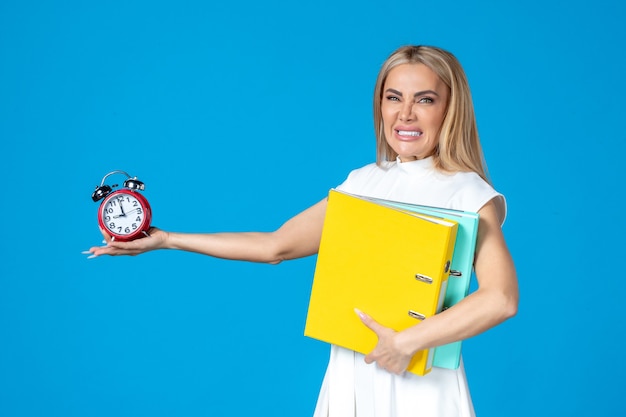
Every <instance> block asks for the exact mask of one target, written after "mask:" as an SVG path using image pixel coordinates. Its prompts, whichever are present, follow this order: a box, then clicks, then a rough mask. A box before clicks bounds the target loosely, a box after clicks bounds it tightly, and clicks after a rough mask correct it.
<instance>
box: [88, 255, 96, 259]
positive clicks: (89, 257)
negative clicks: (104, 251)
mask: <svg viewBox="0 0 626 417" xmlns="http://www.w3.org/2000/svg"><path fill="white" fill-rule="evenodd" d="M95 257H96V255H91V256H88V257H87V259H93V258H95Z"/></svg>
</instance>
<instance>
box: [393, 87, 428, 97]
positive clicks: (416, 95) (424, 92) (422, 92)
mask: <svg viewBox="0 0 626 417" xmlns="http://www.w3.org/2000/svg"><path fill="white" fill-rule="evenodd" d="M385 92H386V93H387V92H389V93H393V94H397V95H399V96H402V93H401V92H399V91H398V90H394V89H393V88H388V89H386V90H385ZM425 94H432V95H435V96H437V97H439V94H437V92H436V91H434V90H424V91H418V92H417V93H415V94H413V97H419V96H423V95H425Z"/></svg>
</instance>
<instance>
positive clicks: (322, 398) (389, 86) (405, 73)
mask: <svg viewBox="0 0 626 417" xmlns="http://www.w3.org/2000/svg"><path fill="white" fill-rule="evenodd" d="M374 124H375V129H376V138H377V162H376V163H375V164H370V165H367V166H365V167H362V168H360V169H357V170H354V171H352V172H351V173H350V174H349V176H348V178H347V179H346V181H345V182H344V183H343V184H341V185H340V186H339V187H337V188H339V189H341V190H344V191H347V192H350V193H354V194H360V195H366V196H371V197H378V198H385V199H389V200H394V201H401V202H406V203H413V204H422V205H429V206H439V207H447V208H453V209H459V210H467V211H475V212H479V214H480V223H479V228H478V241H477V247H476V257H475V263H474V267H475V272H476V277H477V281H478V289H477V290H476V291H475V292H473V293H472V294H470V295H469V296H468V297H466V298H465V299H464V300H462V301H461V302H459V303H458V304H456V305H455V306H453V307H451V308H449V309H447V310H446V311H444V312H442V313H440V314H437V315H436V316H433V317H430V318H428V319H426V320H424V321H422V322H421V323H420V324H419V325H416V326H414V327H412V328H409V329H407V330H404V331H402V332H395V331H393V330H392V329H389V328H385V327H383V326H381V325H380V324H378V323H377V322H376V321H375V320H374V319H373V318H371V317H369V316H368V315H367V314H365V313H363V312H360V313H359V316H360V317H361V320H362V321H363V323H364V325H366V326H368V327H369V328H370V329H371V330H372V331H373V332H375V333H376V335H377V336H378V344H377V346H376V348H375V349H374V350H373V351H372V352H371V353H370V354H368V355H366V356H363V355H361V354H359V353H355V352H352V351H349V350H346V349H343V348H339V347H337V346H332V348H331V357H330V361H329V364H328V369H327V371H326V375H325V378H324V382H323V384H322V389H321V391H320V395H319V399H318V403H317V407H316V411H315V416H316V417H321V416H341V417H343V416H359V417H365V416H384V417H390V416H392V417H394V416H397V417H404V416H407V417H408V416H433V417H435V416H436V417H441V416H455V417H456V416H473V415H474V410H473V406H472V402H471V398H470V395H469V389H468V387H467V381H466V378H465V373H464V369H463V365H461V366H460V367H459V369H456V370H449V369H442V368H433V370H432V371H431V372H430V373H429V374H428V375H426V376H423V377H420V376H417V375H414V374H411V373H409V372H404V371H405V369H406V368H407V366H408V364H409V361H410V359H411V357H412V356H413V355H414V354H415V353H416V352H419V351H421V350H423V349H427V348H432V347H435V346H439V345H444V344H447V343H451V342H454V341H458V340H462V339H466V338H469V337H472V336H475V335H477V334H479V333H481V332H483V331H485V330H487V329H489V328H491V327H493V326H496V325H497V324H499V323H501V322H502V321H504V320H506V319H507V318H510V317H512V316H513V315H515V314H516V312H517V304H518V287H517V277H516V273H515V267H514V265H513V261H512V259H511V256H510V254H509V251H508V249H507V246H506V243H505V240H504V237H503V234H502V230H501V225H502V223H503V222H504V219H505V215H506V203H505V200H504V197H503V196H502V195H501V194H499V193H498V192H496V191H495V190H494V189H493V188H492V186H491V185H490V184H489V183H488V180H487V175H486V170H485V167H484V163H483V155H482V150H481V147H480V142H479V139H478V131H477V127H476V121H475V117H474V110H473V105H472V101H471V95H470V91H469V85H468V83H467V79H466V77H465V74H464V71H463V69H462V68H461V66H460V64H459V62H458V61H457V59H456V58H455V57H454V56H453V55H452V54H450V53H448V52H446V51H444V50H442V49H439V48H435V47H427V46H406V47H402V48H400V49H398V50H396V51H395V52H394V53H392V54H391V55H390V56H389V58H388V59H387V60H386V61H385V63H384V64H383V66H382V68H381V71H380V73H379V75H378V79H377V82H376V88H375V94H374ZM325 210H326V199H323V200H321V201H320V202H318V203H317V204H315V205H313V206H312V207H310V208H308V209H307V210H305V211H303V212H302V213H300V214H298V215H296V216H295V217H293V218H292V219H290V220H289V221H287V222H286V223H285V224H283V225H282V226H281V227H280V228H279V229H278V230H276V231H274V232H268V233H253V232H250V233H218V234H181V233H171V232H169V233H168V232H165V231H162V230H159V229H156V228H155V229H152V230H151V233H150V235H151V236H150V237H148V238H144V239H139V240H136V241H133V242H126V243H123V242H112V241H111V240H110V238H109V237H108V236H106V235H105V238H106V239H107V245H106V246H103V247H94V248H91V249H90V251H89V252H90V253H91V254H92V256H100V255H136V254H140V253H143V252H146V251H150V250H155V249H166V248H167V249H180V250H185V251H191V252H198V253H202V254H206V255H210V256H214V257H220V258H226V259H238V260H247V261H256V262H267V263H274V264H277V263H280V262H281V261H284V260H288V259H294V258H299V257H304V256H308V255H313V254H315V253H317V250H318V248H319V244H320V238H321V232H322V226H323V222H324V215H325ZM373 363H375V365H373Z"/></svg>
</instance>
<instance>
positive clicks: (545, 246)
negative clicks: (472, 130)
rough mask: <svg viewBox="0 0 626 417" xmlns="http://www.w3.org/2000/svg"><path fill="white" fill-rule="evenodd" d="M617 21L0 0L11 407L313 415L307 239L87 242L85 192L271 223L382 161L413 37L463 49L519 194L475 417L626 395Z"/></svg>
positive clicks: (475, 343) (514, 7) (535, 4)
mask: <svg viewBox="0 0 626 417" xmlns="http://www.w3.org/2000/svg"><path fill="white" fill-rule="evenodd" d="M561 4H562V6H561ZM625 17H626V13H625V11H624V6H622V5H618V2H615V1H603V0H600V1H594V2H576V1H574V2H569V3H567V4H566V3H563V2H555V1H552V2H551V1H547V2H546V1H541V2H539V1H534V0H530V1H528V0H526V1H512V2H506V4H504V3H503V4H498V3H493V2H490V1H478V2H464V1H463V2H461V1H459V2H445V3H438V2H423V1H415V2H399V1H385V2H382V1H380V2H369V1H354V0H350V1H338V2H337V1H335V2H327V1H319V2H304V3H303V2H289V1H276V0H270V1H265V2H253V1H248V0H243V1H240V2H230V3H227V2H224V3H219V2H202V1H185V0H183V1H177V2H166V1H150V2H148V1H124V2H119V1H109V2H93V1H71V0H68V1H53V2H43V1H29V0H21V1H13V0H4V1H3V2H2V3H1V4H0V162H1V163H0V178H2V194H1V196H0V221H1V222H2V223H1V225H2V227H1V228H0V237H1V239H0V257H1V259H2V261H1V262H0V416H7V417H9V416H16V417H17V416H20V417H21V416H64V417H70V416H153V417H154V416H190V417H191V416H208V415H230V416H248V415H252V414H253V413H256V415H274V416H280V415H290V416H307V415H310V414H311V412H312V410H313V407H314V404H315V400H316V397H317V390H318V388H319V385H320V382H321V379H322V376H323V372H324V366H325V363H326V360H327V356H328V349H327V346H325V345H323V344H322V343H320V342H316V341H313V340H310V339H307V338H305V337H304V336H303V335H302V332H303V328H304V321H305V317H306V308H307V303H308V295H309V290H310V285H311V280H312V275H313V269H314V265H315V259H314V258H309V259H303V260H297V261H292V262H289V263H284V264H282V265H279V266H269V265H256V264H251V263H243V262H240V263H237V262H228V261H223V260H217V259H210V258H207V257H202V256H199V255H194V254H188V253H175V252H159V253H150V254H147V255H144V256H140V257H136V258H123V259H122V258H115V259H114V258H102V259H95V260H87V259H85V256H84V255H81V251H82V250H85V249H87V248H89V247H90V246H92V245H95V244H98V243H99V242H100V240H101V238H100V235H99V232H98V229H97V224H96V209H97V204H94V203H93V202H92V201H91V199H90V195H91V192H92V191H93V189H94V187H95V186H96V185H97V184H99V183H100V180H101V178H102V177H103V176H104V174H106V173H107V172H109V171H111V170H114V169H123V170H125V171H128V172H129V173H131V174H132V175H137V176H139V178H140V179H142V180H143V181H144V182H145V183H146V185H147V190H146V193H145V195H146V196H147V197H148V198H149V199H150V201H151V203H152V206H153V209H154V224H156V225H158V226H160V227H162V228H165V229H168V230H177V231H206V232H210V231H223V230H230V231H237V230H273V229H275V228H276V227H278V226H279V225H280V224H281V223H282V222H283V221H284V220H286V219H287V218H289V217H290V216H292V215H294V214H296V213H297V212H299V211H300V210H302V209H304V208H305V207H307V206H308V205H310V204H312V203H314V202H316V201H318V200H319V199H321V198H322V197H323V196H324V195H325V193H326V192H327V191H328V189H329V188H331V187H333V186H335V185H337V184H338V183H340V182H341V181H342V180H343V179H344V177H345V176H346V174H347V173H348V172H349V170H351V169H353V168H355V167H358V166H361V165H364V164H366V163H369V162H371V161H373V159H374V142H373V134H372V121H371V95H372V89H373V84H374V78H375V76H376V73H377V71H378V69H379V66H380V64H381V63H382V61H383V60H384V59H385V57H386V56H387V55H388V54H389V53H390V52H391V51H392V50H394V49H395V48H396V47H398V46H400V45H403V44H408V43H416V44H434V45H439V46H442V47H444V48H446V49H449V50H451V51H452V52H454V53H455V54H456V55H457V56H458V58H459V59H460V60H461V62H462V63H463V65H464V67H465V69H466V71H467V73H468V76H469V79H470V83H471V87H472V91H473V94H474V98H475V105H476V112H477V116H478V120H479V129H480V132H481V137H482V141H483V145H484V148H485V153H486V157H487V160H488V163H489V168H490V171H491V175H492V177H493V181H494V184H495V186H496V188H498V189H499V190H500V191H502V192H503V193H505V194H506V196H507V198H508V202H509V217H508V220H507V223H506V224H505V233H506V235H507V238H508V242H509V245H510V249H511V251H512V253H513V255H514V257H515V260H516V263H517V267H518V272H519V278H520V286H521V294H522V299H521V306H520V311H519V315H518V316H517V317H516V318H514V319H513V320H511V321H509V322H507V323H505V324H503V325H502V326H500V327H498V328H496V329H493V330H491V331H489V332H487V333H485V334H483V335H480V336H478V337H475V338H473V339H471V340H469V341H467V342H465V344H464V355H465V361H466V368H467V372H468V375H469V378H470V383H471V387H472V391H473V397H474V402H475V405H476V408H477V411H478V414H479V415H480V416H481V417H486V416H502V415H506V416H509V417H514V416H528V415H532V416H553V415H559V416H585V415H616V413H618V410H621V409H622V407H620V406H619V404H620V403H619V401H620V399H621V394H622V393H621V389H620V387H619V386H618V385H616V384H614V383H613V382H611V381H612V380H613V378H616V377H617V378H620V377H621V376H622V375H623V374H624V372H625V371H626V366H625V365H624V361H623V348H624V344H622V342H621V339H620V337H619V336H620V334H621V333H623V330H624V320H623V314H622V309H621V306H622V299H623V294H624V291H625V290H626V284H625V280H624V278H623V277H622V272H621V271H622V270H623V265H622V263H623V260H624V249H625V245H624V243H623V235H624V233H625V232H626V228H625V222H624V218H623V216H621V215H620V208H621V203H620V201H621V197H622V193H623V191H624V185H623V183H624V180H625V179H626V178H625V175H624V171H623V165H624V161H623V159H622V155H623V153H624V151H625V150H626V149H625V145H624V143H625V139H626V137H625V134H624V127H623V113H624V101H623V97H624V95H625V94H626V87H625V85H624V78H623V74H624V73H626V64H625V53H624V49H625V48H624V39H626V30H625V29H624V25H623V20H624V18H625ZM112 179H113V180H114V179H115V178H112Z"/></svg>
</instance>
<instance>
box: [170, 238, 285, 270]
mask: <svg viewBox="0 0 626 417" xmlns="http://www.w3.org/2000/svg"><path fill="white" fill-rule="evenodd" d="M274 238H275V232H267V233H264V232H242V233H214V234H187V233H173V232H170V233H168V237H167V239H166V240H165V244H164V248H165V249H177V250H183V251H188V252H195V253H200V254H203V255H208V256H213V257H216V258H223V259H232V260H243V261H250V262H262V263H272V264H276V263H279V262H280V261H282V260H284V259H283V258H282V257H281V253H280V252H279V251H278V250H277V249H276V245H275V244H274Z"/></svg>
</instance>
